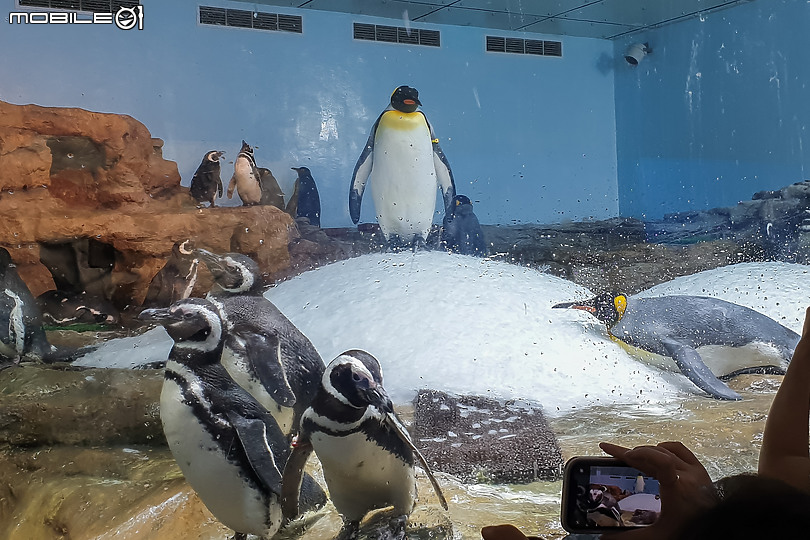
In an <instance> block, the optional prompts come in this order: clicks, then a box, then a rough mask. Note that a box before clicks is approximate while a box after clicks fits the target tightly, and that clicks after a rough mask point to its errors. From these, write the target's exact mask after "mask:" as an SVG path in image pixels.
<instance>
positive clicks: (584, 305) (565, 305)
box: [551, 301, 596, 315]
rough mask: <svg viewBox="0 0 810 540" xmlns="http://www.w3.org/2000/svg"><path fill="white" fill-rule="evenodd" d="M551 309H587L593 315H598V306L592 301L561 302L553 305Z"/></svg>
mask: <svg viewBox="0 0 810 540" xmlns="http://www.w3.org/2000/svg"><path fill="white" fill-rule="evenodd" d="M551 309H581V310H582V311H587V312H588V313H590V314H591V315H596V306H594V305H593V302H592V301H584V302H562V303H560V304H554V305H553V306H551Z"/></svg>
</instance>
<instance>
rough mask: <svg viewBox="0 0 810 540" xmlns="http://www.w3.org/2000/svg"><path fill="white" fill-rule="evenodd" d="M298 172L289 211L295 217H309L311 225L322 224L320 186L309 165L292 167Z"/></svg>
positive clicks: (288, 206) (288, 205) (288, 207)
mask: <svg viewBox="0 0 810 540" xmlns="http://www.w3.org/2000/svg"><path fill="white" fill-rule="evenodd" d="M291 168H292V170H294V171H295V172H297V173H298V178H297V179H296V180H295V188H294V189H293V194H292V197H290V202H289V203H288V204H287V213H288V214H290V215H291V216H292V217H293V219H296V218H300V217H302V218H307V219H308V220H309V224H310V225H314V226H315V227H320V226H321V197H320V195H318V186H316V185H315V179H314V178H312V173H311V172H310V170H309V168H307V167H291Z"/></svg>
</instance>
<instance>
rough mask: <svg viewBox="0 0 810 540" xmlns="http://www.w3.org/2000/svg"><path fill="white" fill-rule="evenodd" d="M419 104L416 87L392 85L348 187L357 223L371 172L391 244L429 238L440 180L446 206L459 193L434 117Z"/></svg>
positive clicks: (378, 209) (378, 208) (382, 225)
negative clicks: (394, 86) (441, 144)
mask: <svg viewBox="0 0 810 540" xmlns="http://www.w3.org/2000/svg"><path fill="white" fill-rule="evenodd" d="M421 104H422V103H421V102H420V101H419V92H418V91H417V90H416V89H415V88H411V87H410V86H400V87H399V88H397V89H396V90H394V92H393V94H391V103H390V105H389V106H388V107H387V108H386V109H385V110H384V111H383V112H382V114H381V115H380V116H379V117H378V118H377V121H376V122H374V126H373V127H372V128H371V134H370V135H369V137H368V141H367V142H366V145H365V147H364V148H363V152H362V153H361V154H360V158H359V159H358V160H357V164H356V165H355V167H354V174H353V175H352V183H351V186H350V187H349V213H350V215H351V218H352V222H354V223H357V222H358V221H359V220H360V204H361V202H362V198H363V192H364V190H365V187H366V181H367V180H368V179H369V177H371V192H372V196H373V198H374V208H375V211H376V213H377V222H378V223H379V224H380V229H381V230H382V233H383V235H384V236H385V239H386V241H387V242H388V245H389V247H391V248H393V249H399V248H401V247H402V246H412V247H413V248H416V247H417V246H418V245H424V244H425V243H426V241H427V237H428V233H429V232H430V228H431V226H432V224H433V213H434V210H435V207H436V187H437V185H438V186H439V187H440V188H441V190H442V195H443V198H444V208H445V209H447V208H449V207H450V204H451V202H452V201H453V197H454V196H455V194H456V189H455V183H454V181H453V173H452V171H451V170H450V164H449V162H448V161H447V158H446V157H445V155H444V152H442V149H441V147H440V146H439V139H437V138H436V135H435V134H434V133H433V128H432V127H431V125H430V122H428V120H427V117H426V116H425V114H424V113H423V112H422V111H420V110H418V107H419V106H420V105H421Z"/></svg>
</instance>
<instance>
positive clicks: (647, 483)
mask: <svg viewBox="0 0 810 540" xmlns="http://www.w3.org/2000/svg"><path fill="white" fill-rule="evenodd" d="M660 514H661V497H660V495H659V485H658V480H656V479H655V478H654V477H652V476H647V475H645V474H644V473H642V472H641V471H639V470H638V469H635V468H633V467H629V466H628V465H627V464H625V463H624V462H622V461H620V460H618V459H615V458H611V457H573V458H571V459H569V460H568V462H567V463H566V464H565V471H564V473H563V490H562V510H561V516H560V519H561V521H562V526H563V528H564V529H565V530H566V531H568V532H571V533H605V532H611V531H617V530H620V529H627V528H632V527H647V526H649V525H652V524H653V523H654V522H655V520H656V519H658V516H659V515H660Z"/></svg>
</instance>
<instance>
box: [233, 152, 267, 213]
mask: <svg viewBox="0 0 810 540" xmlns="http://www.w3.org/2000/svg"><path fill="white" fill-rule="evenodd" d="M261 178H262V177H261V174H260V173H259V169H258V168H256V160H255V159H254V157H253V148H251V147H250V145H249V144H248V143H246V142H245V141H242V149H241V150H240V151H239V155H238V156H236V161H234V162H233V176H231V181H230V182H229V183H228V198H229V199H231V198H233V190H234V189H237V190H238V192H239V198H240V199H242V204H244V205H245V206H250V205H253V204H259V203H260V202H261V200H262V180H261Z"/></svg>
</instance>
